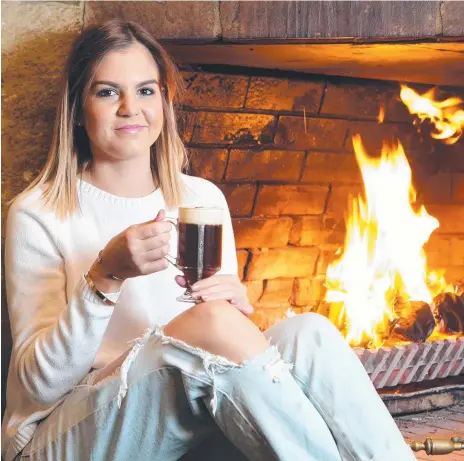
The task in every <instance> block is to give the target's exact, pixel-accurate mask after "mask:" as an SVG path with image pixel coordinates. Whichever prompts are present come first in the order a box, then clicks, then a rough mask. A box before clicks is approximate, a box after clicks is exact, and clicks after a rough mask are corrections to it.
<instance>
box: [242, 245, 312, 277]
mask: <svg viewBox="0 0 464 461" xmlns="http://www.w3.org/2000/svg"><path fill="white" fill-rule="evenodd" d="M251 254H252V257H251V262H250V265H249V268H248V274H247V280H266V279H275V278H280V277H287V278H288V277H306V276H310V275H312V274H313V271H314V265H315V263H316V259H317V257H318V254H319V250H318V249H317V248H279V249H271V250H267V251H259V250H252V251H251Z"/></svg>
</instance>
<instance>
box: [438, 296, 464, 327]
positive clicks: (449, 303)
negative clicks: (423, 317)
mask: <svg viewBox="0 0 464 461" xmlns="http://www.w3.org/2000/svg"><path fill="white" fill-rule="evenodd" d="M434 303H435V306H436V314H435V316H436V318H437V320H438V329H439V331H441V332H442V333H452V334H453V333H464V294H461V295H457V294H454V293H441V294H439V295H438V296H436V297H435V299H434Z"/></svg>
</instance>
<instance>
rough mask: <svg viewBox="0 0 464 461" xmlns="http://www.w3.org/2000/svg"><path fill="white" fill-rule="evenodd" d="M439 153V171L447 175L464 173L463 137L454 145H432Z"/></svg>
mask: <svg viewBox="0 0 464 461" xmlns="http://www.w3.org/2000/svg"><path fill="white" fill-rule="evenodd" d="M434 147H435V151H439V158H440V160H441V164H440V169H441V171H446V172H449V173H464V155H463V153H464V136H461V138H460V139H459V141H458V142H456V143H455V144H451V145H447V144H436V143H435V144H434Z"/></svg>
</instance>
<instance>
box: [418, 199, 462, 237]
mask: <svg viewBox="0 0 464 461" xmlns="http://www.w3.org/2000/svg"><path fill="white" fill-rule="evenodd" d="M427 212H428V213H429V214H430V215H432V216H434V217H435V218H437V219H438V221H439V223H440V227H439V228H438V229H436V230H435V231H434V233H437V234H443V233H448V234H449V233H464V206H463V205H459V204H458V205H429V206H427Z"/></svg>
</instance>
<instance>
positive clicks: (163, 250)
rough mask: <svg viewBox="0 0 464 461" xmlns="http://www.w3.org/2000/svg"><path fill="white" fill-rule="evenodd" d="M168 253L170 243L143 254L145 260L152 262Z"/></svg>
mask: <svg viewBox="0 0 464 461" xmlns="http://www.w3.org/2000/svg"><path fill="white" fill-rule="evenodd" d="M167 254H169V245H168V244H166V245H163V246H161V247H158V248H155V249H153V250H150V251H147V252H145V253H144V254H143V260H144V261H145V262H147V263H150V262H153V261H156V260H157V259H161V258H164V257H165V256H166V255H167Z"/></svg>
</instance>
